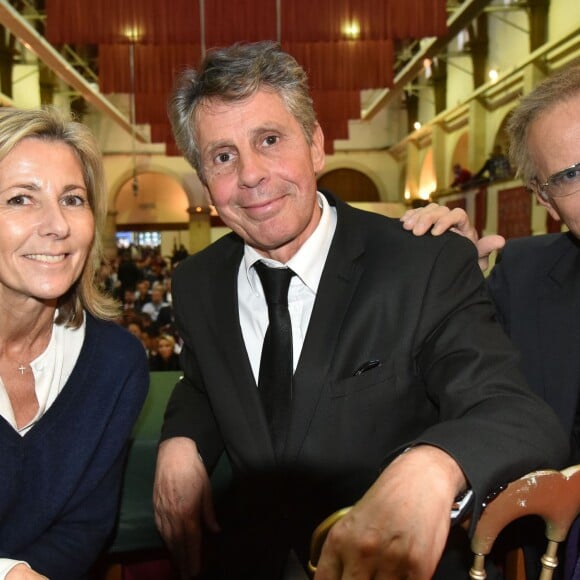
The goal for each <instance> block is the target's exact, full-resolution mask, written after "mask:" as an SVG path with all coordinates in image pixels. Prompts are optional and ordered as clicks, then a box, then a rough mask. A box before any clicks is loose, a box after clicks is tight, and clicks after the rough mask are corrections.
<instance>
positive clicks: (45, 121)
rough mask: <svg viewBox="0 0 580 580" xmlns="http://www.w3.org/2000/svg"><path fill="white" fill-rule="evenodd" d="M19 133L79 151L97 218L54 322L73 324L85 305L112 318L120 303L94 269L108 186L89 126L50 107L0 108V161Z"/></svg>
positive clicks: (97, 314)
mask: <svg viewBox="0 0 580 580" xmlns="http://www.w3.org/2000/svg"><path fill="white" fill-rule="evenodd" d="M23 139H40V140H43V141H55V142H60V143H64V144H66V145H68V146H69V147H70V148H71V149H72V150H73V151H74V153H75V155H76V156H77V158H78V160H79V163H80V165H81V170H82V173H83V177H84V180H85V186H86V188H87V194H88V201H89V205H90V207H91V210H92V212H93V216H94V220H95V233H94V237H93V242H92V245H91V250H90V252H89V255H88V258H87V261H86V263H85V266H84V268H83V271H82V273H81V275H80V277H79V279H78V280H77V281H76V282H75V283H74V284H73V285H72V287H71V288H70V289H69V291H68V292H67V293H66V294H65V295H64V296H61V297H60V298H59V300H58V304H57V305H58V309H59V314H58V317H57V319H56V323H57V324H64V325H66V326H70V327H72V328H77V327H78V326H79V325H80V324H81V322H82V320H83V310H85V309H86V310H87V311H88V312H89V313H90V314H92V315H93V316H95V317H97V318H101V319H105V320H114V319H116V318H117V316H118V315H119V305H118V302H117V301H115V300H114V299H113V298H112V297H110V296H108V295H106V294H104V293H103V292H102V291H101V290H100V288H99V287H98V284H97V281H96V275H97V272H98V269H99V266H100V264H101V262H102V260H103V246H102V241H101V240H102V234H103V230H104V227H105V221H106V219H107V192H106V189H105V178H104V171H103V162H102V158H101V152H100V150H99V147H98V145H97V142H96V140H95V137H94V136H93V134H92V132H91V131H90V130H89V128H88V127H86V126H85V125H83V124H82V123H78V122H76V121H74V120H73V119H72V118H71V117H70V115H69V114H68V113H64V112H62V111H60V110H58V109H56V108H54V107H44V108H41V109H17V108H12V107H6V108H0V161H2V159H4V158H5V157H6V156H7V155H8V154H9V153H10V151H12V149H13V148H14V147H15V146H16V145H17V144H18V143H20V142H21V141H22V140H23Z"/></svg>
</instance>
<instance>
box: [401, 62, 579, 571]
mask: <svg viewBox="0 0 580 580" xmlns="http://www.w3.org/2000/svg"><path fill="white" fill-rule="evenodd" d="M507 130H508V134H509V137H510V143H511V145H510V157H511V158H512V161H513V164H514V166H515V167H517V169H518V175H519V176H520V177H521V178H522V180H523V182H524V184H525V185H526V186H527V187H528V188H529V189H530V190H531V191H532V192H533V193H534V196H535V199H536V201H537V202H538V203H539V204H540V205H541V206H543V207H544V208H546V210H547V211H548V213H549V214H550V215H551V216H552V217H553V218H554V219H556V220H559V221H561V222H562V223H563V224H564V225H565V226H566V227H567V230H568V231H566V232H565V233H559V234H545V235H538V236H532V237H526V238H518V239H513V240H509V241H508V242H507V243H505V240H504V239H503V238H502V237H501V236H497V235H494V236H485V237H482V238H481V239H478V235H477V232H476V230H475V228H473V226H472V225H471V223H470V221H469V218H468V216H467V214H466V213H465V212H464V211H463V210H461V209H454V210H453V211H449V209H448V208H446V207H444V206H438V205H436V204H430V205H429V206H427V207H426V208H423V209H420V210H411V211H409V212H407V213H406V214H405V215H404V216H403V218H402V220H403V227H404V228H406V229H408V230H411V231H413V233H415V234H416V235H422V234H424V233H426V232H427V231H431V233H432V234H433V235H435V236H438V235H441V234H442V232H444V231H446V230H447V229H453V230H454V231H456V232H457V233H460V234H462V235H464V236H466V237H467V238H469V239H470V240H471V241H472V242H473V243H474V244H476V246H477V249H478V252H479V257H480V265H481V267H482V269H483V270H486V269H487V268H488V258H489V255H490V253H491V252H492V251H494V250H499V249H501V248H502V247H503V246H504V244H505V247H504V248H503V251H502V252H501V254H500V256H499V258H498V261H497V262H496V265H495V267H494V268H493V270H492V271H491V274H490V275H489V277H488V284H487V285H488V288H489V291H490V293H491V296H492V298H493V301H494V303H495V306H496V308H497V311H498V315H499V320H500V322H501V323H502V325H503V327H504V328H505V330H506V331H507V333H508V334H509V336H510V338H511V339H512V341H513V342H514V343H515V345H516V346H517V348H518V350H519V351H520V354H521V367H522V370H523V372H524V374H525V375H526V379H527V381H528V384H529V385H530V387H531V389H532V390H533V391H534V392H535V393H536V394H537V395H539V396H540V397H542V398H543V399H544V400H545V401H547V402H548V404H549V405H550V406H551V407H552V408H553V409H554V410H555V412H556V414H557V415H558V417H559V418H560V421H561V423H562V425H563V426H564V429H565V430H566V432H567V434H568V436H569V438H570V442H571V452H572V455H571V457H570V459H569V461H568V463H569V464H570V465H573V464H577V463H579V462H580V408H579V406H580V405H579V403H580V357H579V356H578V353H579V352H580V331H579V330H578V323H577V321H578V320H580V293H579V290H578V289H579V288H580V139H579V135H580V63H576V64H573V65H570V66H569V67H567V68H565V69H563V70H562V71H560V72H558V73H556V74H554V75H552V76H550V77H548V78H547V79H546V80H545V81H544V82H542V83H541V84H540V85H538V86H537V87H536V88H535V89H534V90H533V91H532V92H531V93H529V94H528V95H526V96H525V97H524V98H523V99H522V100H521V102H520V104H519V106H518V107H517V108H516V109H515V110H514V112H513V113H512V115H511V117H510V120H509V123H508V127H507ZM529 561H531V559H529ZM574 562H575V561H574ZM579 572H580V571H579ZM530 574H535V572H532V571H530ZM530 577H534V576H530Z"/></svg>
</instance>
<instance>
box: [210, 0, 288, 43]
mask: <svg viewBox="0 0 580 580" xmlns="http://www.w3.org/2000/svg"><path fill="white" fill-rule="evenodd" d="M204 9H205V19H204V20H205V22H204V24H205V45H206V48H212V47H214V46H227V45H229V44H233V43H234V42H256V41H258V40H276V39H277V33H276V0H235V2H232V0H210V1H206V2H205V5H204Z"/></svg>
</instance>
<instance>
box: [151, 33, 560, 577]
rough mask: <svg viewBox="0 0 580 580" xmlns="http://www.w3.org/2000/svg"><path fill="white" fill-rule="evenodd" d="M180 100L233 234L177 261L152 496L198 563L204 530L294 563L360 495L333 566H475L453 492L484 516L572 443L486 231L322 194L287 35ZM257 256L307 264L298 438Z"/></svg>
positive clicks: (298, 277) (247, 53) (203, 78)
mask: <svg viewBox="0 0 580 580" xmlns="http://www.w3.org/2000/svg"><path fill="white" fill-rule="evenodd" d="M172 103H173V108H172V122H173V127H174V133H175V135H176V139H177V142H178V144H179V145H180V147H181V148H182V150H183V152H184V154H185V156H186V158H187V159H188V161H190V163H192V165H193V166H194V168H195V169H196V170H197V171H198V174H199V176H200V179H201V181H202V183H203V184H204V187H205V188H206V191H207V193H208V194H209V196H210V199H211V201H212V203H213V204H214V205H215V206H216V208H217V210H218V212H219V214H220V216H221V218H222V220H223V221H224V222H225V223H226V224H227V225H229V226H230V227H231V228H232V230H233V232H234V233H232V234H230V235H228V236H225V237H224V238H222V239H221V240H219V241H217V242H216V243H215V244H213V245H212V246H210V247H209V248H207V249H206V250H204V251H202V252H199V253H198V254H196V255H194V256H191V257H189V258H187V259H186V260H185V261H183V262H182V263H181V264H180V266H179V267H178V268H177V269H176V270H175V272H174V275H173V297H174V308H175V317H176V321H177V325H178V331H179V334H180V337H181V338H182V340H183V350H182V358H181V362H182V368H183V371H184V378H183V379H182V380H181V381H180V382H179V383H178V384H177V385H176V388H175V391H174V393H173V395H172V397H171V400H170V402H169V405H168V408H167V411H166V415H165V423H164V427H163V433H162V442H161V444H160V448H159V456H158V462H157V470H156V482H155V490H154V503H155V509H156V520H157V524H158V526H159V529H160V531H161V533H162V535H163V537H164V538H165V540H166V541H167V543H168V545H169V547H170V549H171V550H172V551H173V553H174V555H175V557H176V560H177V561H178V562H179V564H180V566H181V572H182V576H183V577H184V578H187V577H190V575H191V574H192V573H197V572H198V571H199V569H200V565H201V557H200V553H201V552H202V550H203V548H205V551H203V556H205V560H206V564H207V567H208V568H207V570H206V572H207V575H208V576H207V577H211V578H222V579H226V578H227V579H230V578H254V579H256V578H259V579H262V578H263V579H268V580H277V579H278V578H282V577H284V574H285V573H286V572H287V568H288V566H289V565H290V564H289V562H291V561H292V559H296V560H298V561H300V562H304V561H305V560H306V559H307V552H308V543H309V539H310V534H311V533H312V531H313V529H314V527H315V525H316V524H317V523H318V522H319V521H320V520H321V519H322V518H323V517H325V516H326V515H329V514H330V513H331V512H332V511H334V510H336V509H338V508H340V507H343V506H345V505H350V504H355V503H356V505H355V506H354V507H353V509H352V510H351V511H350V512H349V514H348V515H347V516H346V517H345V518H344V519H343V520H341V521H340V522H339V523H338V524H337V525H336V526H335V527H334V528H333V530H332V532H331V534H330V535H329V537H328V539H327V541H326V543H325V546H324V549H323V552H322V555H321V558H320V562H319V568H318V572H317V575H316V578H320V579H323V580H324V579H326V580H329V579H331V580H334V579H338V578H351V577H355V576H354V575H355V574H356V577H357V578H375V577H379V576H380V577H384V578H411V577H412V578H430V577H432V576H433V575H434V574H436V575H438V576H437V577H441V578H460V577H466V575H467V568H468V563H467V561H458V560H455V557H456V556H457V555H458V554H459V552H457V551H456V550H455V548H457V542H461V541H465V538H461V534H460V532H461V529H460V528H457V527H456V528H454V529H453V532H452V533H451V534H450V527H451V518H450V513H451V508H452V505H453V504H454V501H455V500H456V498H458V497H459V496H462V494H464V493H465V492H468V496H467V497H472V498H473V501H472V505H473V518H474V519H476V518H477V515H478V514H479V511H480V509H481V502H482V501H483V499H484V498H485V496H486V494H487V493H489V492H490V491H492V490H493V489H494V488H495V487H496V486H497V485H498V484H501V483H505V482H506V481H508V480H511V479H513V478H515V477H518V476H520V475H523V474H524V473H525V472H527V471H530V470H532V469H535V468H539V467H540V466H542V467H550V466H552V467H561V466H562V465H563V462H564V461H565V459H566V457H567V454H568V449H567V445H566V441H565V437H564V436H563V434H562V433H561V430H560V428H559V426H558V424H557V420H556V419H555V417H554V415H553V414H552V412H551V411H550V410H549V407H548V406H547V405H545V404H544V403H542V402H541V401H540V400H539V399H538V398H536V397H535V396H533V395H532V394H531V393H530V392H529V390H528V389H527V388H526V386H525V384H524V382H523V379H522V377H521V376H520V374H519V372H518V371H517V362H516V358H515V356H514V355H515V352H514V350H513V348H512V346H511V344H510V343H509V341H508V340H507V337H506V336H505V335H504V334H503V332H502V331H501V328H500V327H499V325H498V324H497V323H496V322H495V320H494V316H493V307H492V304H491V302H490V301H489V299H488V297H487V294H486V290H485V283H484V280H483V277H482V275H481V272H480V271H479V269H478V267H477V264H476V261H475V259H474V255H475V252H474V250H473V247H472V246H471V245H470V244H469V243H468V242H467V241H465V240H463V239H462V238H460V237H458V236H452V235H450V234H448V235H446V236H442V237H439V238H422V239H421V238H416V237H414V236H411V235H409V234H408V233H407V232H404V231H403V230H402V229H401V228H400V226H399V224H398V222H396V221H394V220H389V219H388V218H384V217H382V216H379V215H375V214H371V213H367V212H362V211H359V210H355V209H353V208H350V207H349V206H347V205H346V204H344V203H343V202H340V201H339V200H337V199H336V198H334V197H333V196H332V195H330V194H324V195H323V194H321V193H319V192H317V190H316V175H317V173H318V172H319V171H321V170H322V168H323V164H324V137H323V134H322V130H321V128H320V126H319V125H318V123H317V122H316V119H315V116H314V112H313V109H312V102H311V100H310V97H309V96H308V88H307V84H306V76H305V73H304V71H303V70H302V69H301V68H300V67H299V66H298V64H297V63H296V62H295V60H294V59H293V58H292V57H290V56H289V55H288V54H286V53H284V52H282V51H281V50H280V49H279V47H278V45H276V44H275V43H270V42H265V43H257V44H253V45H237V46H234V47H230V48H227V49H222V50H219V51H214V52H210V53H208V55H207V57H206V59H205V60H204V63H203V64H202V66H201V69H200V70H199V71H192V70H191V71H186V72H185V73H184V76H183V77H182V79H181V82H180V84H179V87H178V88H177V91H176V93H175V96H174V98H173V102H172ZM258 262H260V263H264V264H265V265H266V266H270V267H276V268H280V269H282V268H289V269H291V270H292V272H291V273H293V274H294V275H293V276H291V279H290V289H289V293H288V306H289V313H290V318H291V321H292V329H291V332H292V343H293V366H294V374H293V377H292V383H291V391H289V393H290V401H289V405H290V408H289V410H288V418H287V423H285V424H284V429H283V431H282V433H283V437H282V444H281V445H279V442H280V429H279V427H280V426H279V425H276V424H274V430H272V426H270V425H269V423H268V417H267V416H266V415H267V413H266V409H265V407H264V404H263V396H264V394H265V393H264V392H262V386H260V388H257V384H258V378H259V375H260V374H261V372H260V367H261V363H260V355H261V351H262V341H263V340H264V335H265V334H266V328H267V326H268V322H269V321H268V310H267V307H266V301H265V298H264V289H263V285H262V283H261V278H260V276H261V275H262V274H261V270H262V269H263V266H258V265H257V263H258ZM258 270H260V272H258ZM270 322H271V321H270ZM263 363H264V361H262V364H263ZM266 394H267V393H266ZM283 404H284V401H283V400H282V399H281V400H280V403H279V405H280V406H282V405H283ZM538 424H541V425H543V426H545V429H537V425H538ZM224 451H225V453H226V455H227V457H228V459H229V461H230V463H231V467H232V472H233V481H232V483H231V486H230V487H229V489H228V490H227V491H226V493H225V496H224V497H223V498H220V501H219V502H216V504H218V505H216V507H217V516H216V513H215V512H214V505H213V502H212V499H211V489H210V482H209V478H208V472H209V473H211V471H212V470H213V468H214V466H215V465H216V463H217V462H218V459H219V458H220V456H221V455H222V453H223V452H224ZM218 522H219V524H218ZM219 530H221V531H219ZM211 532H216V534H215V538H212V537H211V536H212V534H211ZM448 537H449V538H450V540H449V542H448V546H447V548H446V549H445V551H444V548H445V545H446V542H447V540H448ZM208 539H211V541H209V542H208V544H207V545H206V544H203V542H206V541H207V540H208ZM202 540H203V542H202ZM442 553H444V556H443V558H441V556H442ZM289 554H290V560H289ZM440 559H441V563H439V560H440ZM436 568H437V572H436V571H435V570H436Z"/></svg>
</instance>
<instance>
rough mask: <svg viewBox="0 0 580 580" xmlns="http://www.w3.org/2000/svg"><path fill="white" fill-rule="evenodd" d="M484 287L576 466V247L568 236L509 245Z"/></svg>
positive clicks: (579, 356) (579, 441)
mask: <svg viewBox="0 0 580 580" xmlns="http://www.w3.org/2000/svg"><path fill="white" fill-rule="evenodd" d="M488 286H489V289H490V292H491V294H492V297H493V300H494V302H495V303H496V306H497V309H498V312H499V316H500V322H501V323H502V325H503V326H504V328H505V330H506V332H507V333H508V334H509V336H510V337H511V339H512V341H513V342H514V344H515V345H516V347H517V348H518V350H519V351H520V353H521V366H522V370H523V372H524V374H525V376H526V379H527V381H528V383H529V385H530V386H531V388H532V390H533V391H534V392H535V393H537V394H538V395H539V396H540V397H542V399H544V400H545V401H547V402H548V403H549V405H550V406H551V407H552V408H553V409H554V410H555V411H556V414H557V415H558V417H559V418H560V420H561V421H562V424H563V425H564V428H565V430H566V432H567V433H569V434H570V436H571V438H572V445H571V447H572V452H573V457H572V458H571V460H570V463H571V464H572V463H577V462H579V461H580V424H579V422H580V418H579V417H578V395H579V393H580V242H579V241H578V239H577V238H575V237H574V236H573V235H572V234H570V233H566V234H547V235H543V236H532V237H527V238H520V239H515V240H510V241H509V242H508V243H507V244H506V247H505V248H504V250H503V251H502V254H501V260H500V261H499V262H498V263H497V264H496V266H495V267H494V269H493V270H492V272H491V274H490V276H489V279H488Z"/></svg>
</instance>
